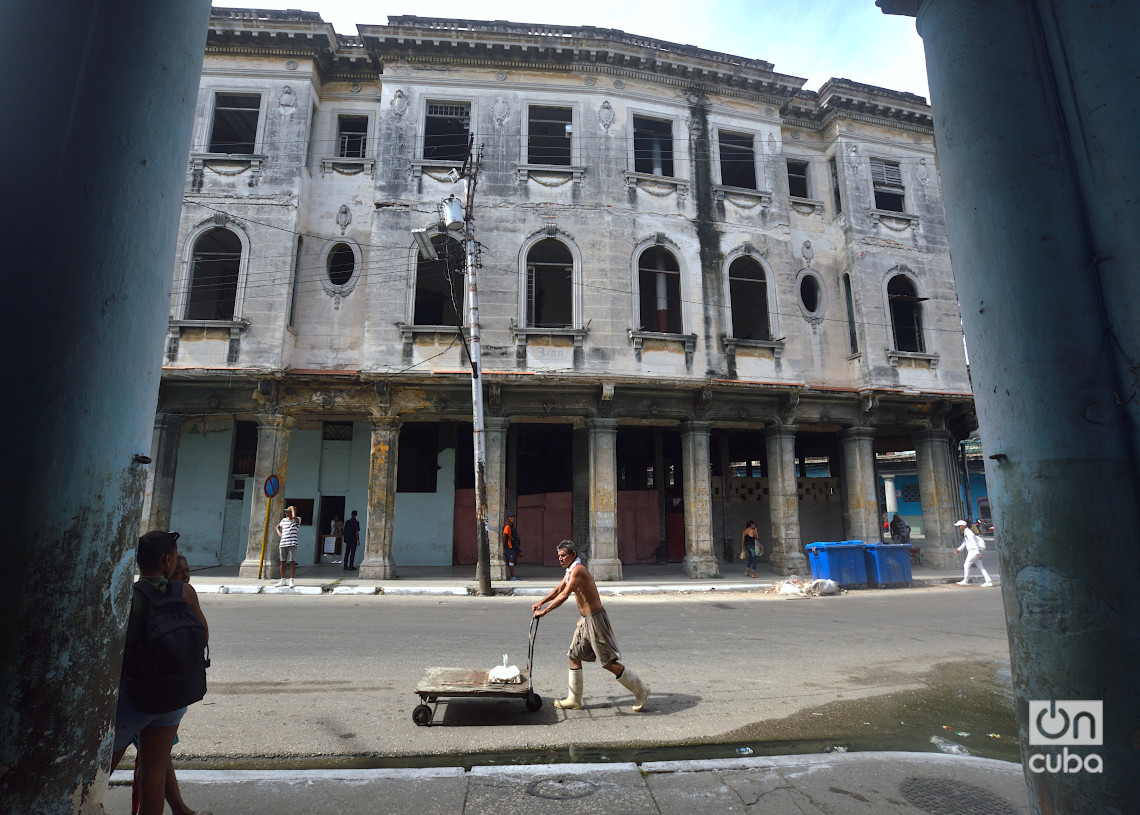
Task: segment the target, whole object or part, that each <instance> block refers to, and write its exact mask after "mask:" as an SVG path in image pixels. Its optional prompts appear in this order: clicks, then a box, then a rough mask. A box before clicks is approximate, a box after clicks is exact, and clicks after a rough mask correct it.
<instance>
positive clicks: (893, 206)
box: [871, 158, 906, 212]
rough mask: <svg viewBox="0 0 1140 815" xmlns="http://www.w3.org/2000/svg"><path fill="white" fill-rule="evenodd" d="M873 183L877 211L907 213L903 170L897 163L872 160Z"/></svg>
mask: <svg viewBox="0 0 1140 815" xmlns="http://www.w3.org/2000/svg"><path fill="white" fill-rule="evenodd" d="M871 183H872V184H873V185H874V187H875V209H885V210H887V211H889V212H906V206H905V204H906V200H905V197H904V193H905V191H904V190H903V183H902V169H901V168H900V167H899V163H898V162H897V161H883V160H882V159H877V158H873V159H871Z"/></svg>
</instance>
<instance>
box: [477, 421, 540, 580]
mask: <svg viewBox="0 0 1140 815" xmlns="http://www.w3.org/2000/svg"><path fill="white" fill-rule="evenodd" d="M509 424H510V421H509V420H507V419H504V418H502V417H500V416H484V417H483V428H484V435H483V438H484V439H485V440H486V445H487V470H486V478H487V529H488V540H489V541H490V545H491V579H492V580H506V579H507V562H506V561H505V560H504V559H503V527H504V526H505V525H506V521H507V427H508V426H509ZM537 543H538V542H537V541H530V542H529V543H528V542H527V541H525V540H524V541H523V546H527V545H537Z"/></svg>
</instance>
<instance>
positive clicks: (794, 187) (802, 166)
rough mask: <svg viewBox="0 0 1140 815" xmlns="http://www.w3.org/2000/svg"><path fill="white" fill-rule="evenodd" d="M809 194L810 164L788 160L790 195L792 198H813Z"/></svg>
mask: <svg viewBox="0 0 1140 815" xmlns="http://www.w3.org/2000/svg"><path fill="white" fill-rule="evenodd" d="M809 192H810V188H809V187H808V163H807V162H806V161H795V160H793V159H788V195H790V196H792V198H811V196H810V195H809V194H808V193H809Z"/></svg>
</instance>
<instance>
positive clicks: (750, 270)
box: [728, 257, 772, 340]
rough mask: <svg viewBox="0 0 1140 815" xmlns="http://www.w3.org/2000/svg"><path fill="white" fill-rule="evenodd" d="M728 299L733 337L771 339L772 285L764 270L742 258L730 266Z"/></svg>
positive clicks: (754, 262) (748, 258)
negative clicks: (769, 311) (769, 303)
mask: <svg viewBox="0 0 1140 815" xmlns="http://www.w3.org/2000/svg"><path fill="white" fill-rule="evenodd" d="M728 296H729V302H730V303H731V304H732V336H733V337H735V338H736V339H738V340H769V339H771V338H772V332H771V329H770V328H769V326H768V282H767V280H766V279H765V278H764V267H762V266H761V265H760V264H759V263H757V262H756V261H755V260H754V259H752V258H750V257H739V258H737V259H736V260H734V261H732V264H731V265H730V266H729V267H728Z"/></svg>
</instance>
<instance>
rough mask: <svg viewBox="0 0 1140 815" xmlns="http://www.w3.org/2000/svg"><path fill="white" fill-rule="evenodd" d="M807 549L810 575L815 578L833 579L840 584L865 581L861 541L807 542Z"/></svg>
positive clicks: (853, 584) (854, 584)
mask: <svg viewBox="0 0 1140 815" xmlns="http://www.w3.org/2000/svg"><path fill="white" fill-rule="evenodd" d="M807 551H808V563H809V564H810V565H811V576H812V577H814V578H816V579H817V580H819V579H826V580H834V581H835V582H836V583H838V584H839V585H840V586H861V585H863V584H864V583H866V582H867V564H866V563H865V561H864V557H863V551H864V549H863V542H862V541H842V542H839V543H828V542H818V543H809V544H808V546H807Z"/></svg>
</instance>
